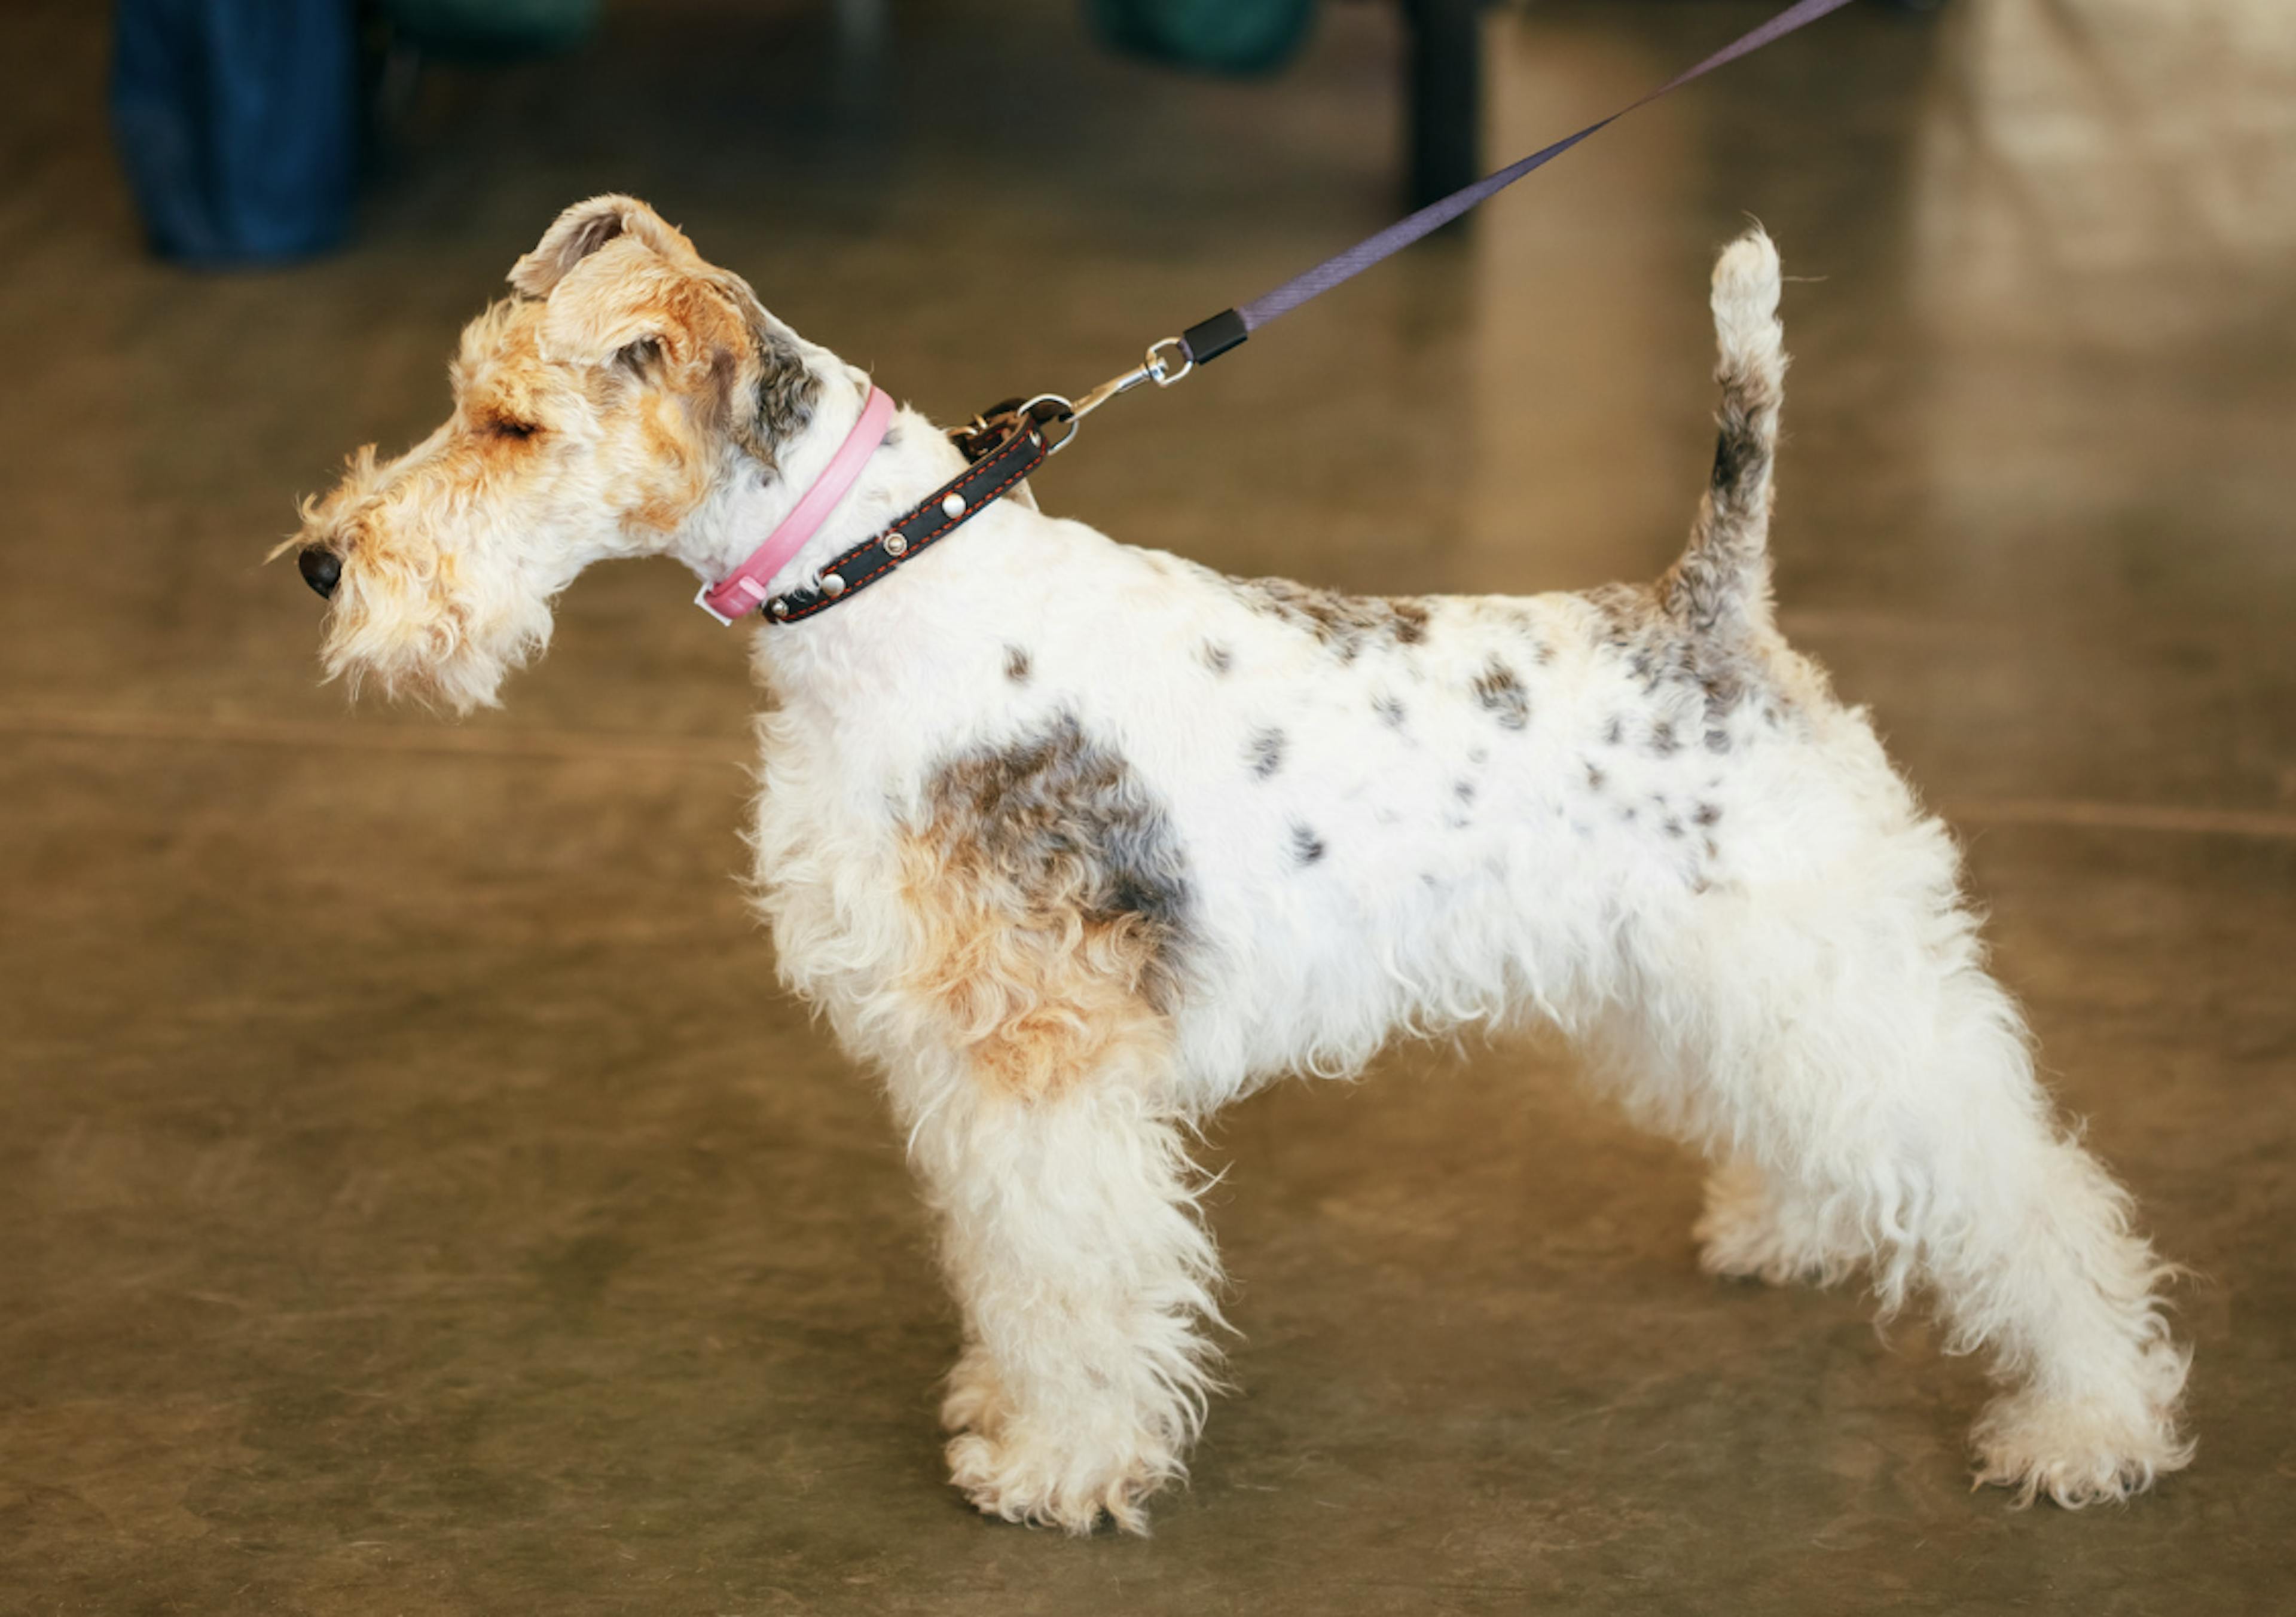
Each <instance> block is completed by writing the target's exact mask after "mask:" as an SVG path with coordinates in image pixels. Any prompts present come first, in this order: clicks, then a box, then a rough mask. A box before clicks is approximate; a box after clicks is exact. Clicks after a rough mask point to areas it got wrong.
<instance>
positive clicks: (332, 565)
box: [295, 550, 343, 595]
mask: <svg viewBox="0 0 2296 1617" xmlns="http://www.w3.org/2000/svg"><path fill="white" fill-rule="evenodd" d="M295 566H296V568H298V569H299V570H300V571H301V573H302V575H303V582H304V583H305V584H309V585H310V586H311V587H312V588H313V589H315V590H316V591H318V592H319V593H320V594H322V595H332V594H333V593H334V592H335V586H336V585H337V584H340V583H341V582H342V581H343V564H342V562H341V561H340V560H339V559H337V558H336V556H335V553H334V552H333V551H322V550H308V551H300V552H299V553H298V554H297V555H296V557H295Z"/></svg>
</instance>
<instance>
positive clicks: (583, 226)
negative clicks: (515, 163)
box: [510, 195, 701, 298]
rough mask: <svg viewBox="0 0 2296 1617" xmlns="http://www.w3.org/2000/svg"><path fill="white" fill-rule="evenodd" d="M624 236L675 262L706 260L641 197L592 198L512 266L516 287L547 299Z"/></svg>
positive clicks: (563, 218) (571, 211) (568, 213)
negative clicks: (592, 257) (591, 258)
mask: <svg viewBox="0 0 2296 1617" xmlns="http://www.w3.org/2000/svg"><path fill="white" fill-rule="evenodd" d="M623 237H628V238H630V239H632V240H634V241H640V242H643V243H644V245H645V246H647V247H648V248H651V249H652V250H653V251H655V252H657V253H660V255H661V256H662V257H665V258H668V259H669V260H671V261H672V262H673V263H679V264H687V265H699V264H700V263H701V255H699V254H698V253H696V252H695V251H694V250H693V242H691V241H687V240H686V239H685V233H683V232H682V231H680V230H679V229H678V228H677V226H676V225H672V224H670V223H668V221H667V220H665V219H664V218H663V217H662V216H660V214H658V213H656V212H654V210H653V209H652V208H648V207H647V206H646V205H645V204H644V202H641V201H639V200H637V199H636V198H635V197H625V196H612V195H609V196H603V197H592V198H591V199H590V200H588V201H586V202H577V203H575V204H574V206H573V207H571V208H568V209H567V210H566V211H565V212H564V213H562V214H560V215H559V216H558V218H557V220H556V222H555V223H553V225H551V227H550V228H549V229H548V230H545V231H544V232H543V233H542V240H541V241H538V242H537V243H536V244H535V249H534V250H533V251H532V252H530V253H528V254H527V255H526V256H525V257H521V259H520V260H519V261H518V262H517V263H516V264H514V265H512V266H511V271H510V283H511V284H512V286H514V287H516V288H517V289H518V290H520V291H521V292H524V293H526V294H527V295H528V296H529V297H530V298H547V297H549V296H550V294H551V293H552V291H553V290H556V288H557V285H558V283H559V282H561V281H563V280H564V279H565V278H566V275H567V273H568V272H569V271H570V270H571V269H573V267H574V266H575V265H578V264H579V263H581V262H582V260H583V259H585V258H586V257H589V256H590V255H591V254H593V253H594V252H596V251H597V250H598V249H600V248H602V247H603V246H605V245H606V244H607V243H608V242H609V241H618V240H619V239H621V238H623Z"/></svg>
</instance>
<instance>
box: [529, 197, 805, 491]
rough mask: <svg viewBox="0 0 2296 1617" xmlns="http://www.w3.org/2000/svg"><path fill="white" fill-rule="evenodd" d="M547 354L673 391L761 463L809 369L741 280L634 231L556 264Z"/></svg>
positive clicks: (794, 422) (801, 405)
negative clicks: (562, 269) (558, 275)
mask: <svg viewBox="0 0 2296 1617" xmlns="http://www.w3.org/2000/svg"><path fill="white" fill-rule="evenodd" d="M537 352H538V354H539V355H540V357H541V358H542V359H544V360H545V361H547V362H552V363H563V364H575V365H586V366H587V365H609V364H611V365H617V366H619V367H621V368H623V369H624V370H625V371H627V372H628V373H629V374H630V375H631V376H633V377H645V378H651V379H652V380H657V381H659V382H660V383H661V384H662V385H664V386H667V387H668V388H670V390H672V391H673V392H676V393H678V394H680V395H682V396H685V398H686V399H687V400H688V401H689V403H690V404H692V405H693V408H694V410H695V412H696V416H697V419H698V420H701V421H704V422H706V423H709V424H711V425H714V426H716V427H717V428H720V429H723V430H725V431H726V432H728V433H730V434H731V435H732V436H733V437H734V441H735V442H737V443H738V444H740V445H741V446H742V448H743V449H744V450H746V451H747V452H748V453H750V454H751V455H753V456H755V457H756V458H757V459H758V460H759V461H764V462H765V463H766V464H767V465H771V464H772V463H773V460H774V450H775V446H776V445H779V444H780V443H782V442H783V441H784V440H785V439H787V438H789V437H792V436H793V435H795V434H796V433H797V432H799V431H800V430H802V429H803V428H804V427H805V424H806V422H807V421H808V420H809V419H810V418H811V416H812V413H813V403H814V399H815V397H816V395H817V394H818V392H819V390H820V382H819V380H818V379H817V378H816V376H815V375H814V373H813V371H812V368H811V367H810V366H808V364H807V363H805V358H804V355H802V354H801V353H800V352H799V349H798V347H797V345H796V344H795V343H794V342H793V341H792V340H791V338H790V336H789V334H788V333H787V332H786V331H784V330H783V329H782V328H781V327H779V326H778V325H776V324H775V323H774V321H773V319H772V317H771V316H770V315H768V314H767V313H766V312H765V310H764V308H763V307H761V306H759V305H758V300H757V298H756V296H755V295H754V294H753V293H751V292H750V289H749V286H748V284H747V283H746V282H742V280H741V279H740V278H739V277H738V276H735V275H732V274H727V273H726V272H725V271H723V270H713V269H711V268H710V267H709V266H708V265H703V264H701V263H700V262H699V261H698V260H697V261H695V262H694V263H693V264H692V265H690V266H689V265H685V264H681V263H676V262H673V261H671V260H669V259H668V258H665V257H663V256H662V255H661V254H660V253H659V252H657V251H655V250H654V249H652V247H650V246H649V245H648V244H647V243H646V242H645V241H643V240H642V239H640V238H638V237H636V236H635V235H631V236H626V237H622V238H618V239H616V240H613V241H608V242H607V243H606V244H605V245H604V246H603V247H601V248H599V249H597V250H596V251H594V252H593V253H591V254H590V255H589V256H587V257H585V258H583V259H581V260H580V261H579V262H578V263H577V264H576V265H575V266H574V267H573V268H572V269H571V270H570V271H568V272H567V274H566V275H565V277H564V279H562V281H560V282H559V283H558V285H557V288H556V290H554V291H553V292H552V294H551V297H550V302H549V305H548V306H547V307H546V308H545V310H544V311H543V315H542V327H541V331H540V332H539V333H538V335H537Z"/></svg>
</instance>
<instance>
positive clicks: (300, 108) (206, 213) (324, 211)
mask: <svg viewBox="0 0 2296 1617" xmlns="http://www.w3.org/2000/svg"><path fill="white" fill-rule="evenodd" d="M111 127H112V132H113V135H114V137H115V138H116V139H117V140H118V142H119V155H120V161H121V163H122V165H123V166H124V167H126V169H127V182H128V185H129V188H130V189H131V190H132V191H133V192H135V202H136V206H137V208H140V209H141V210H142V212H143V225H144V229H145V230H146V231H147V232H148V233H150V236H151V240H152V248H153V249H154V250H156V251H158V252H159V253H160V254H162V255H163V256H165V257H170V258H177V259H181V260H184V262H186V263H192V264H209V265H225V264H245V263H258V262H262V261H264V260H267V259H279V258H295V257H303V256H304V255H306V254H309V253H316V252H319V251H322V250H324V249H326V248H329V247H332V246H333V245H334V244H335V243H336V242H338V241H341V240H342V238H343V235H344V233H345V232H346V231H347V230H348V228H349V226H350V216H351V201H352V198H353V195H354V192H355V191H356V187H357V173H358V83H357V42H356V37H355V26H354V17H353V12H352V7H351V5H350V4H348V0H119V18H118V33H117V36H116V37H115V39H114V42H113V53H112V59H111Z"/></svg>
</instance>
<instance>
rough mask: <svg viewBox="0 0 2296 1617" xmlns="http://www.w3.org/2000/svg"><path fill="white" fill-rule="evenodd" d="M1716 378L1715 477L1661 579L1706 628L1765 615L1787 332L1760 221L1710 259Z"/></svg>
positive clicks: (1726, 628)
mask: <svg viewBox="0 0 2296 1617" xmlns="http://www.w3.org/2000/svg"><path fill="white" fill-rule="evenodd" d="M1714 335H1715V339H1716V341H1717V343H1718V346H1719V347H1720V350H1721V353H1720V357H1719V358H1718V360H1717V361H1716V362H1715V366H1714V380H1716V381H1717V382H1718V383H1719V384H1720V385H1721V388H1722V404H1721V408H1720V410H1719V411H1718V412H1717V414H1716V417H1715V420H1716V423H1717V425H1718V427H1719V428H1720V429H1721V433H1720V437H1718V439H1717V440H1716V442H1715V445H1714V476H1713V478H1712V479H1711V480H1710V482H1709V483H1708V484H1707V487H1706V493H1705V495H1704V496H1703V497H1702V499H1701V500H1700V501H1699V502H1698V520H1697V522H1696V523H1695V524H1694V525H1693V527H1692V528H1691V530H1690V548H1689V549H1687V550H1686V551H1684V552H1683V554H1682V559H1681V560H1679V561H1677V562H1676V563H1675V564H1674V568H1673V569H1672V570H1671V571H1670V572H1669V573H1668V574H1667V576H1666V577H1665V579H1664V580H1663V581H1662V582H1661V584H1660V596H1661V600H1664V601H1665V603H1666V607H1667V609H1668V610H1669V612H1672V613H1674V614H1675V615H1676V616H1677V617H1680V618H1682V619H1683V620H1684V621H1685V622H1686V623H1687V624H1689V625H1690V626H1691V627H1693V628H1694V629H1696V630H1698V631H1700V632H1701V633H1715V632H1721V633H1730V632H1732V631H1734V630H1745V629H1751V628H1757V627H1760V626H1763V625H1767V624H1768V622H1769V618H1770V555H1769V536H1770V503H1771V501H1772V500H1773V499H1774V498H1775V489H1774V488H1773V487H1772V485H1771V481H1770V465H1771V460H1772V457H1773V456H1774V455H1775V453H1776V450H1777V443H1778V405H1779V403H1780V402H1781V401H1782V400H1783V399H1784V396H1785V376H1786V352H1785V328H1784V327H1783V326H1781V325H1780V324H1779V323H1778V249H1776V248H1775V247H1774V246H1772V245H1771V244H1770V238H1769V237H1768V236H1767V234H1765V233H1763V231H1762V229H1761V227H1760V226H1759V225H1757V226H1756V227H1755V228H1753V229H1752V230H1750V231H1748V232H1747V233H1745V234H1744V235H1743V236H1741V237H1739V238H1738V239H1737V240H1736V241H1733V242H1732V243H1730V245H1729V246H1728V247H1726V248H1725V249H1723V251H1722V257H1720V259H1719V260H1718V261H1717V262H1716V264H1715V265H1714Z"/></svg>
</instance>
